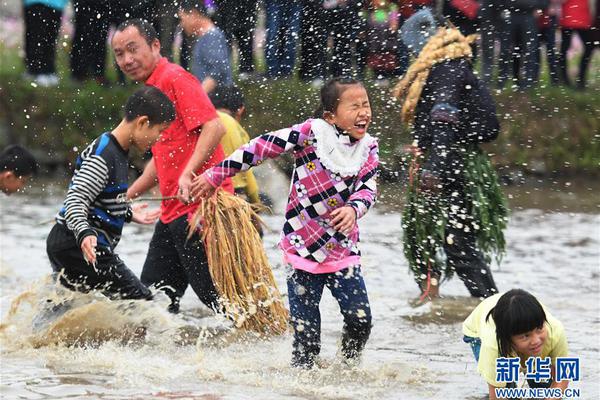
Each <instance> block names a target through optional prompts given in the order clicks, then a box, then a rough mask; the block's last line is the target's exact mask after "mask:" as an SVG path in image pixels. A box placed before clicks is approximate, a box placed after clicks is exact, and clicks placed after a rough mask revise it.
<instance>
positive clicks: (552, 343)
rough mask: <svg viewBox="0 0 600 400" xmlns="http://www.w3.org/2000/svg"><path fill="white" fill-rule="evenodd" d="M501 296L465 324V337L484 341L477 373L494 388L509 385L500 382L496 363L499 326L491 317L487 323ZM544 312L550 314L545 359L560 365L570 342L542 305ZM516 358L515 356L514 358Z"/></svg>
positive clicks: (490, 299)
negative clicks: (497, 326) (497, 328)
mask: <svg viewBox="0 0 600 400" xmlns="http://www.w3.org/2000/svg"><path fill="white" fill-rule="evenodd" d="M500 296H501V294H500V293H498V294H495V295H493V296H490V297H488V298H487V299H485V300H483V301H482V302H481V303H479V305H478V306H477V307H475V309H474V310H473V312H472V313H471V314H470V315H469V316H468V317H467V319H466V320H465V322H463V334H464V335H465V336H470V337H474V338H479V339H480V340H481V350H480V353H479V362H478V363H477V371H479V373H480V374H481V376H482V377H483V378H484V379H485V380H486V382H487V383H489V384H490V385H492V386H495V387H504V386H506V383H505V382H496V359H497V358H498V357H500V355H499V354H498V342H497V341H496V325H495V324H494V320H493V318H492V317H491V316H490V318H489V320H488V321H486V320H485V319H486V317H487V315H488V313H489V312H490V310H491V309H492V308H494V307H495V306H496V303H498V299H500ZM542 308H543V309H544V312H545V313H546V320H547V322H546V323H545V325H546V330H547V332H548V337H547V339H546V342H545V343H544V347H543V348H542V355H541V357H542V358H545V357H550V358H551V359H552V365H556V357H566V356H567V350H568V349H567V338H566V336H565V330H564V328H563V325H562V324H561V323H560V321H559V320H557V319H556V318H554V317H553V316H552V315H551V314H550V313H549V312H548V310H547V309H546V307H544V305H543V304H542ZM513 357H515V355H513ZM525 361H526V360H524V359H523V358H521V367H522V368H524V367H525Z"/></svg>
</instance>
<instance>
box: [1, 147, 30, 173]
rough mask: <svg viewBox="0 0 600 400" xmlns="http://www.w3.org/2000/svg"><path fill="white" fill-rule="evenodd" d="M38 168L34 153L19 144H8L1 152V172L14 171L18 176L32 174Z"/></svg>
mask: <svg viewBox="0 0 600 400" xmlns="http://www.w3.org/2000/svg"><path fill="white" fill-rule="evenodd" d="M37 170H38V164H37V162H36V161H35V157H34V156H33V154H31V153H30V152H29V151H28V150H27V149H26V148H24V147H22V146H19V145H18V144H15V145H12V146H8V147H7V148H6V149H4V151H3V152H2V153H0V172H4V171H12V172H13V173H14V174H15V175H16V176H30V175H33V174H35V173H36V172H37Z"/></svg>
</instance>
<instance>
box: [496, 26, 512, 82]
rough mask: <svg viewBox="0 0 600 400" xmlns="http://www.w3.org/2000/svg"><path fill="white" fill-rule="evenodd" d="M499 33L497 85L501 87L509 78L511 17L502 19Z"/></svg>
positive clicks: (510, 64)
mask: <svg viewBox="0 0 600 400" xmlns="http://www.w3.org/2000/svg"><path fill="white" fill-rule="evenodd" d="M502 22H503V24H502V25H501V28H500V29H501V30H502V32H501V34H500V56H499V57H498V87H499V88H503V87H504V85H505V84H506V81H507V80H508V79H509V74H510V71H511V69H512V64H513V53H514V52H513V27H512V23H511V18H505V19H503V20H502Z"/></svg>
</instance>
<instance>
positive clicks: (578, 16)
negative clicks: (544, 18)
mask: <svg viewBox="0 0 600 400" xmlns="http://www.w3.org/2000/svg"><path fill="white" fill-rule="evenodd" d="M594 1H595V0H566V1H565V2H564V3H563V5H562V15H561V18H560V29H561V42H560V58H559V64H558V65H559V68H558V70H559V74H560V78H561V81H562V82H563V83H564V84H565V85H571V82H570V80H569V74H568V71H567V51H568V50H569V48H570V47H571V39H572V37H573V34H574V33H577V34H578V35H579V37H580V38H581V39H582V41H583V43H584V46H585V49H584V54H585V52H586V50H587V48H588V47H590V46H591V45H592V43H588V44H587V45H586V40H585V37H586V36H587V31H589V30H590V28H591V27H592V13H591V6H595V3H594ZM592 48H593V47H592ZM588 53H589V56H588V60H587V62H584V60H585V57H582V59H581V63H580V65H579V73H578V82H577V83H578V84H579V85H580V86H581V85H582V84H585V69H587V65H588V63H589V57H590V56H591V49H590V50H588ZM582 67H585V68H582ZM582 78H583V79H582Z"/></svg>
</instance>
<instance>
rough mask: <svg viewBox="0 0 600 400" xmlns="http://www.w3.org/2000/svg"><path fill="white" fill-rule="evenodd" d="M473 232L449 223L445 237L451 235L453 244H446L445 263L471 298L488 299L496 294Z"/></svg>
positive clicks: (489, 272)
mask: <svg viewBox="0 0 600 400" xmlns="http://www.w3.org/2000/svg"><path fill="white" fill-rule="evenodd" d="M473 232H474V230H471V231H470V232H465V231H464V227H463V228H457V227H456V226H452V224H451V223H450V222H449V223H448V226H447V228H446V236H449V235H452V239H453V244H446V245H445V246H444V250H445V252H446V257H447V262H448V264H449V265H450V267H451V268H452V269H453V270H454V271H456V274H457V275H458V277H459V278H460V279H461V280H462V281H463V283H464V284H465V286H466V287H467V289H468V290H469V293H470V294H471V296H473V297H489V296H491V295H493V294H496V293H498V288H497V287H496V283H495V282H494V277H493V276H492V271H491V270H490V267H489V265H488V264H487V262H486V261H485V259H484V257H483V254H482V253H481V251H479V250H478V249H477V245H476V242H475V235H474V233H473Z"/></svg>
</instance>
